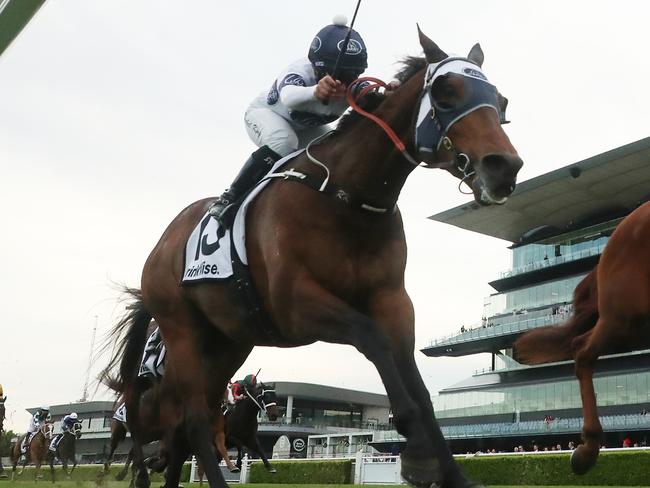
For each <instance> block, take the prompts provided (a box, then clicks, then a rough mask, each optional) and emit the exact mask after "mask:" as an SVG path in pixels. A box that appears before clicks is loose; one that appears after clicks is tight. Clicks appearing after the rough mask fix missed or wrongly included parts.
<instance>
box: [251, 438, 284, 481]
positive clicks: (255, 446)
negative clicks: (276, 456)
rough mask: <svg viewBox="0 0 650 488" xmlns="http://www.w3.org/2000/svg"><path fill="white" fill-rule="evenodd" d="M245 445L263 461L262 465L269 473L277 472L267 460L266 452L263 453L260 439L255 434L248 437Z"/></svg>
mask: <svg viewBox="0 0 650 488" xmlns="http://www.w3.org/2000/svg"><path fill="white" fill-rule="evenodd" d="M246 446H247V447H248V448H249V449H251V450H252V451H253V452H256V453H257V455H258V456H259V457H260V458H261V459H262V462H263V463H264V467H265V468H266V470H267V471H268V472H269V473H277V470H276V469H275V468H274V467H273V465H272V464H271V463H270V462H269V458H267V457H266V454H265V453H264V449H262V446H261V444H260V440H259V439H258V438H257V436H256V435H254V436H253V437H252V439H249V441H248V443H247V444H246Z"/></svg>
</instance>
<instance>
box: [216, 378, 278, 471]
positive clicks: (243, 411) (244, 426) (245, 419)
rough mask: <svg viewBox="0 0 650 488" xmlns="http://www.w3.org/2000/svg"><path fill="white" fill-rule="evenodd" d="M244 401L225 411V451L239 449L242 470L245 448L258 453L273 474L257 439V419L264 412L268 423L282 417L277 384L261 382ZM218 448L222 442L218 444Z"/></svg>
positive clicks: (217, 442)
mask: <svg viewBox="0 0 650 488" xmlns="http://www.w3.org/2000/svg"><path fill="white" fill-rule="evenodd" d="M244 395H245V398H243V399H242V400H240V401H239V402H237V404H236V405H235V407H234V408H233V409H232V410H229V411H228V412H226V415H225V417H226V428H225V445H226V448H230V447H236V448H237V467H238V468H241V460H242V449H243V448H244V447H245V448H246V449H248V450H249V451H251V452H252V453H254V454H257V455H258V456H259V457H260V458H261V459H262V462H263V463H264V467H265V468H266V470H267V471H269V472H270V473H275V468H274V467H273V466H271V463H269V460H268V458H267V457H266V454H265V453H264V449H263V448H262V446H261V444H260V441H259V439H258V437H257V428H258V423H257V416H258V414H260V413H262V412H264V413H266V415H267V416H268V418H269V420H271V421H274V420H277V418H278V417H279V416H280V410H279V409H278V406H277V396H276V394H275V385H265V384H263V383H259V384H258V385H257V386H255V387H254V388H253V389H252V390H251V391H249V390H248V389H246V390H244ZM215 445H216V446H219V445H220V442H219V441H218V440H216V441H215Z"/></svg>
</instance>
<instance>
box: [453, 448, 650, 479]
mask: <svg viewBox="0 0 650 488" xmlns="http://www.w3.org/2000/svg"><path fill="white" fill-rule="evenodd" d="M569 459H570V455H569V454H543V455H528V456H527V455H521V456H485V457H480V456H477V457H471V458H465V459H458V461H459V463H460V465H461V466H462V468H463V471H464V472H465V473H466V474H467V475H468V476H469V477H471V478H472V479H474V480H476V481H480V482H482V483H484V484H486V485H492V484H494V485H576V486H577V485H601V486H647V485H648V484H649V483H650V452H646V451H634V452H611V453H607V452H604V453H601V454H600V456H598V462H597V463H596V466H595V467H594V468H593V469H592V470H591V471H589V472H588V473H587V474H585V475H582V476H577V475H575V474H573V472H572V471H571V465H570V462H569Z"/></svg>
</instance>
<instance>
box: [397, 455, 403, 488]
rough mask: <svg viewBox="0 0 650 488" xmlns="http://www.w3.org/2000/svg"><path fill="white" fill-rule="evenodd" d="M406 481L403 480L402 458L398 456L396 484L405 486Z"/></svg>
mask: <svg viewBox="0 0 650 488" xmlns="http://www.w3.org/2000/svg"><path fill="white" fill-rule="evenodd" d="M403 483H404V481H403V480H402V456H399V455H398V456H397V459H396V460H395V484H397V485H400V484H403Z"/></svg>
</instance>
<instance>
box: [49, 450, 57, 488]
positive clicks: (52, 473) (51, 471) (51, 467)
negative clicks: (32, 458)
mask: <svg viewBox="0 0 650 488" xmlns="http://www.w3.org/2000/svg"><path fill="white" fill-rule="evenodd" d="M49 458H50V475H51V476H52V483H55V482H56V473H55V470H54V453H52V454H50V456H49Z"/></svg>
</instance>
